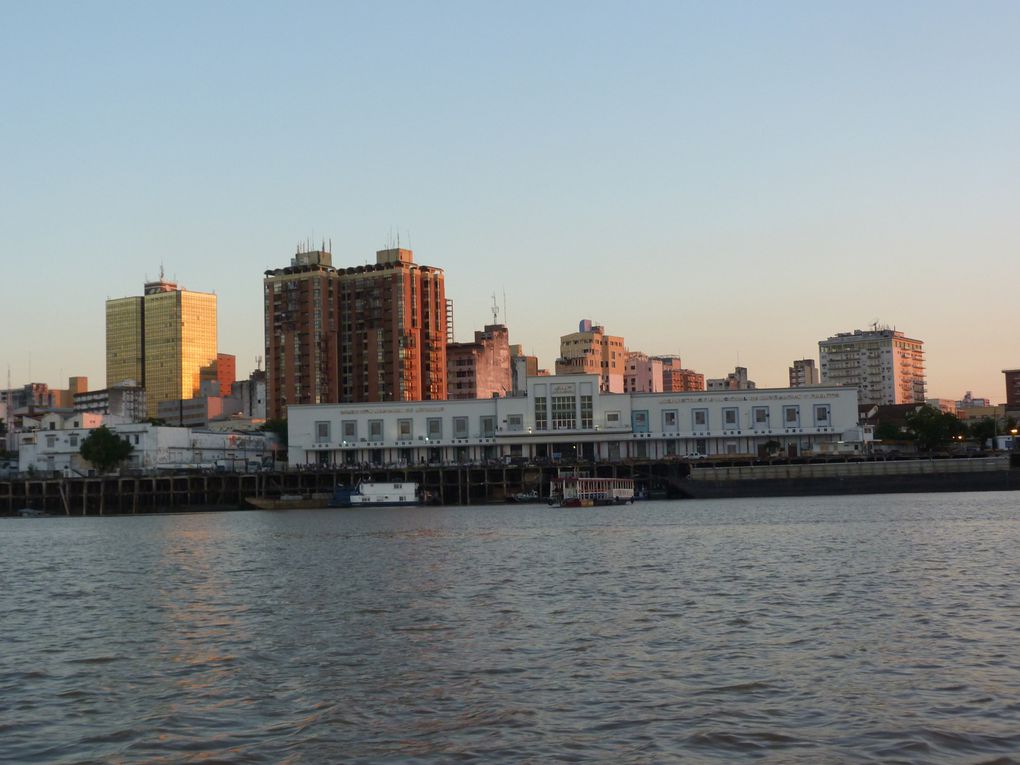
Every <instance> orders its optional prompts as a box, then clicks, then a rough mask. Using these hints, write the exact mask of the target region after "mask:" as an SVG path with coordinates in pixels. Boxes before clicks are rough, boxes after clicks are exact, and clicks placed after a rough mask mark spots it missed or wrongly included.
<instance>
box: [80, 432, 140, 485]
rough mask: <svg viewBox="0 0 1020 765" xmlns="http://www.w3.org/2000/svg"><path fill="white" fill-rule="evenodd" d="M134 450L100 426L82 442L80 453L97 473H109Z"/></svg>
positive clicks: (114, 434)
mask: <svg viewBox="0 0 1020 765" xmlns="http://www.w3.org/2000/svg"><path fill="white" fill-rule="evenodd" d="M134 450H135V447H133V446H132V445H131V444H129V443H128V442H127V441H125V440H124V439H123V438H121V437H120V436H118V435H117V434H116V433H114V432H113V431H112V430H110V429H109V428H108V427H106V426H105V425H101V426H99V427H98V428H96V429H95V430H93V431H92V432H91V433H89V436H88V438H86V439H85V440H84V441H82V444H81V449H80V452H81V456H82V457H84V458H85V459H86V460H88V461H89V462H91V463H92V465H93V467H95V469H96V470H97V471H98V472H100V473H109V472H110V471H111V470H113V469H114V468H115V467H117V465H119V464H120V463H121V462H123V461H124V460H126V459H127V458H128V457H130V456H131V452H133V451H134Z"/></svg>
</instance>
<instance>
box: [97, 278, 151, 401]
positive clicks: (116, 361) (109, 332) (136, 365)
mask: <svg viewBox="0 0 1020 765" xmlns="http://www.w3.org/2000/svg"><path fill="white" fill-rule="evenodd" d="M143 301H144V298H143V297H141V296H140V295H139V296H137V297H126V298H118V299H116V300H107V301H106V386H107V387H108V388H109V387H111V386H113V385H120V384H121V383H126V382H129V381H130V382H131V383H132V384H137V385H141V384H142V382H143V381H144V380H145V351H144V341H145V324H144V321H143V319H142V310H143V308H142V304H143Z"/></svg>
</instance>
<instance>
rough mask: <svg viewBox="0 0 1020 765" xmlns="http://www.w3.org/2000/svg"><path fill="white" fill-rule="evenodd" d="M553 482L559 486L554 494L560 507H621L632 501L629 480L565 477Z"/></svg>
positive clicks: (632, 487) (632, 493) (632, 491)
mask: <svg viewBox="0 0 1020 765" xmlns="http://www.w3.org/2000/svg"><path fill="white" fill-rule="evenodd" d="M555 480H556V481H557V483H559V484H560V485H559V490H558V491H556V492H555V496H556V499H557V502H556V504H558V505H559V506H560V507H594V506H596V505H623V504H626V503H628V502H633V501H634V481H633V480H632V479H630V478H582V477H580V476H566V477H564V478H557V479H555Z"/></svg>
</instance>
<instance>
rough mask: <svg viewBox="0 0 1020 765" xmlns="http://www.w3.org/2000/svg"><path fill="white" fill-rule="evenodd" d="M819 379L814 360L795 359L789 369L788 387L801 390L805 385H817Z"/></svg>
mask: <svg viewBox="0 0 1020 765" xmlns="http://www.w3.org/2000/svg"><path fill="white" fill-rule="evenodd" d="M820 381H821V378H820V376H819V374H818V365H817V364H815V360H814V359H796V360H795V361H794V362H793V366H792V367H790V387H791V388H802V387H804V386H805V385H818V384H819V382H820Z"/></svg>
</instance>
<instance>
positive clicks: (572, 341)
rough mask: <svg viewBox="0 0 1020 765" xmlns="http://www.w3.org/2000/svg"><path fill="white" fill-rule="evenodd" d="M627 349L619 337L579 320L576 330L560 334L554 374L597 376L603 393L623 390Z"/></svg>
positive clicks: (588, 320)
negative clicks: (558, 352)
mask: <svg viewBox="0 0 1020 765" xmlns="http://www.w3.org/2000/svg"><path fill="white" fill-rule="evenodd" d="M626 360H627V349H626V348H625V347H624V345H623V338H622V337H616V336H614V335H607V334H606V333H605V329H604V328H602V327H601V326H599V325H597V324H593V323H592V321H591V320H590V319H583V320H582V321H581V322H580V323H579V324H578V328H577V332H574V333H571V334H569V335H563V336H562V337H560V357H559V358H558V359H556V374H557V375H590V374H597V375H599V379H600V382H599V390H600V391H601V392H603V393H623V374H624V369H625V367H626Z"/></svg>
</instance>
